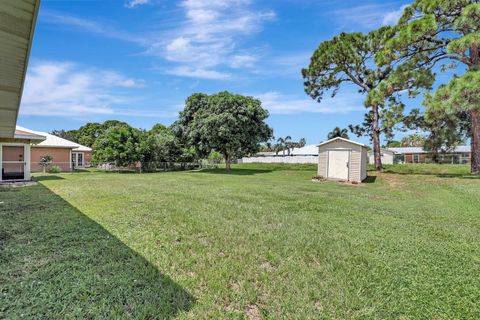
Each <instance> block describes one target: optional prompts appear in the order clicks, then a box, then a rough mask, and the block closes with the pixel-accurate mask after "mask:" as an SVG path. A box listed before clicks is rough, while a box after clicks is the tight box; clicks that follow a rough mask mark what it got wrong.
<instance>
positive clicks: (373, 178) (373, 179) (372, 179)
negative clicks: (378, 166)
mask: <svg viewBox="0 0 480 320" xmlns="http://www.w3.org/2000/svg"><path fill="white" fill-rule="evenodd" d="M376 180H377V177H376V176H367V178H366V179H365V180H363V181H362V182H363V183H375V181H376Z"/></svg>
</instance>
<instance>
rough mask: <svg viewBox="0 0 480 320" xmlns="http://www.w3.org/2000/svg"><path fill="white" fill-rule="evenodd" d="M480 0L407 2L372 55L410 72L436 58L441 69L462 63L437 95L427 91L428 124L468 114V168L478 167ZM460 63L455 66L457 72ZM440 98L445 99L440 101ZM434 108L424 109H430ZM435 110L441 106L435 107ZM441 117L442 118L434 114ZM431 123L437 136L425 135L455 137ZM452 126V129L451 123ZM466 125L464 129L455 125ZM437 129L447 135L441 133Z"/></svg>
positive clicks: (451, 121)
mask: <svg viewBox="0 0 480 320" xmlns="http://www.w3.org/2000/svg"><path fill="white" fill-rule="evenodd" d="M479 21H480V1H478V0H416V1H415V2H414V3H413V4H412V5H411V6H409V7H407V8H406V9H405V11H404V14H403V16H402V17H401V19H400V21H399V23H398V25H397V26H396V27H395V33H394V35H393V36H392V37H391V39H389V40H388V41H387V42H386V45H385V47H384V48H383V50H380V51H379V52H378V53H377V55H376V61H377V63H379V64H381V65H383V64H385V65H389V64H390V63H392V61H395V63H398V64H400V65H406V66H408V68H409V69H410V70H412V72H415V71H418V70H421V69H428V70H431V69H433V68H434V67H435V66H437V65H438V64H440V63H443V65H441V67H442V70H445V69H449V68H450V69H451V68H456V67H458V66H460V65H462V66H463V67H464V68H465V69H466V73H465V74H464V75H463V76H460V77H458V78H457V77H455V78H453V79H452V80H451V82H450V83H449V84H448V85H446V86H442V87H440V88H439V90H438V92H437V93H436V94H434V95H433V96H432V95H428V96H427V97H426V100H425V104H426V106H427V115H428V117H427V121H426V124H427V125H429V124H433V123H434V122H435V121H437V122H441V121H447V122H448V124H449V125H455V124H461V123H463V121H462V119H458V120H454V119H452V117H454V116H455V115H462V114H463V113H464V112H467V113H468V116H469V118H470V139H471V144H472V168H471V170H472V173H478V172H479V171H480V103H479V102H478V100H475V98H474V96H475V94H477V96H478V88H477V87H476V86H475V81H476V83H478V72H479V70H480V23H479ZM460 70H461V68H457V71H460ZM442 100H443V101H442ZM430 108H431V109H433V110H428V109H430ZM439 109H443V112H442V111H439ZM433 116H443V117H445V118H444V119H437V120H435V119H433ZM431 128H432V135H433V134H435V137H432V138H430V139H427V140H429V141H433V142H438V141H442V140H446V141H448V140H451V138H452V137H453V136H454V135H452V134H451V133H449V132H447V131H445V130H437V128H435V127H433V126H432V127H431ZM449 129H450V130H452V129H454V128H452V127H449ZM457 130H464V128H457ZM441 133H444V134H445V136H444V137H443V138H442V137H441V135H440V134H441Z"/></svg>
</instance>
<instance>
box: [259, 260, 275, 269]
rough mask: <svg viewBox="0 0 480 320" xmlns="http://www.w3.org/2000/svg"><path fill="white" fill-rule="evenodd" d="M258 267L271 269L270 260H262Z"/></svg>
mask: <svg viewBox="0 0 480 320" xmlns="http://www.w3.org/2000/svg"><path fill="white" fill-rule="evenodd" d="M260 268H262V269H265V270H270V269H272V264H271V263H270V262H268V261H266V262H264V263H262V264H261V265H260Z"/></svg>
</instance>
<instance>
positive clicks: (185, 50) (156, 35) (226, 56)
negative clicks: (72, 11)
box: [41, 0, 275, 79]
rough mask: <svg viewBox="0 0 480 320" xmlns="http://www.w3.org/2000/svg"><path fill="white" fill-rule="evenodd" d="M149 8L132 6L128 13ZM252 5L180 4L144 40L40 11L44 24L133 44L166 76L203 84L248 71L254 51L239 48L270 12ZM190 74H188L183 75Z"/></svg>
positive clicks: (231, 0) (187, 0)
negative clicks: (228, 71)
mask: <svg viewBox="0 0 480 320" xmlns="http://www.w3.org/2000/svg"><path fill="white" fill-rule="evenodd" d="M147 2H148V3H150V2H151V1H146V0H132V1H128V2H127V3H126V5H127V6H129V7H135V6H138V5H141V4H145V3H147ZM252 3H253V1H251V0H183V1H182V2H180V4H179V8H180V10H181V12H182V16H183V17H182V18H180V19H178V18H176V17H174V18H173V19H172V20H171V21H169V23H168V24H167V25H166V26H165V28H161V29H160V30H159V31H149V32H144V33H143V34H139V33H132V32H127V31H122V30H121V29H118V28H115V27H114V26H112V25H111V24H110V23H108V24H104V23H100V22H98V21H93V20H88V19H84V18H78V17H75V16H70V15H67V14H64V13H60V12H56V11H51V10H45V11H43V12H42V15H41V18H42V19H44V21H46V22H48V23H56V24H61V25H67V26H73V27H77V28H81V29H83V30H86V31H89V32H92V33H96V34H99V35H102V36H105V37H109V38H113V39H119V40H123V41H128V42H132V43H135V44H137V45H139V46H141V47H142V48H144V52H143V53H144V54H146V55H152V56H155V57H159V58H161V59H164V60H166V61H167V62H169V63H170V64H171V67H170V68H164V69H166V70H170V72H169V73H170V74H173V73H175V74H178V75H180V76H182V77H195V78H203V79H218V78H220V79H225V78H226V77H225V74H226V73H225V72H221V71H219V69H225V68H231V69H239V68H250V69H252V68H253V67H254V66H255V63H256V61H257V60H258V59H259V56H258V51H259V49H258V48H242V44H243V40H244V39H245V38H246V37H248V36H250V35H252V34H254V33H256V32H259V31H260V30H261V28H262V26H263V24H264V23H265V22H266V21H271V20H272V19H274V18H275V13H274V12H273V11H259V10H256V9H255V8H253V7H252ZM186 70H190V71H194V72H193V73H190V74H187V73H185V72H184V71H186Z"/></svg>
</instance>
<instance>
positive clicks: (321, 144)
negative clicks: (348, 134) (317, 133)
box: [317, 137, 368, 148]
mask: <svg viewBox="0 0 480 320" xmlns="http://www.w3.org/2000/svg"><path fill="white" fill-rule="evenodd" d="M337 140H341V141H344V142H347V143H351V144H356V145H358V146H361V147H364V148H368V146H367V145H366V144H363V143H360V142H356V141H352V140H349V139H345V138H341V137H336V138H333V139H330V140H327V141H324V142H322V143H320V144H317V147H320V146H323V145H326V144H329V143H332V142H334V141H337Z"/></svg>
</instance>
